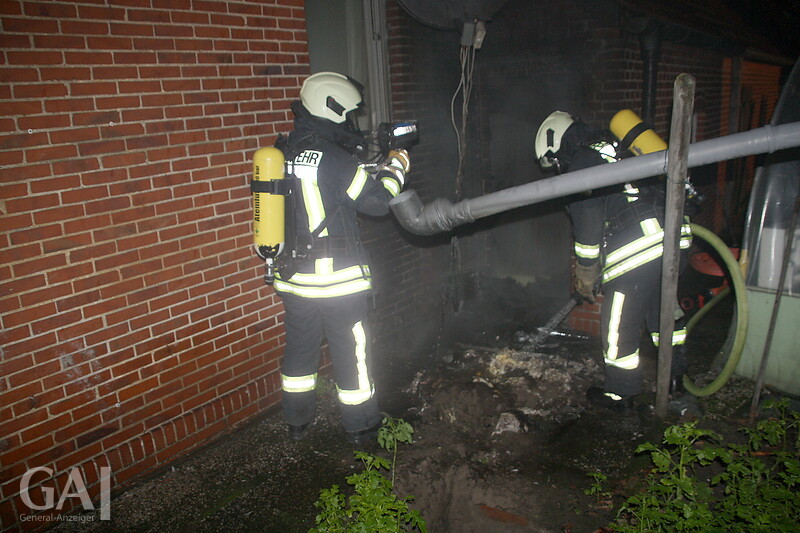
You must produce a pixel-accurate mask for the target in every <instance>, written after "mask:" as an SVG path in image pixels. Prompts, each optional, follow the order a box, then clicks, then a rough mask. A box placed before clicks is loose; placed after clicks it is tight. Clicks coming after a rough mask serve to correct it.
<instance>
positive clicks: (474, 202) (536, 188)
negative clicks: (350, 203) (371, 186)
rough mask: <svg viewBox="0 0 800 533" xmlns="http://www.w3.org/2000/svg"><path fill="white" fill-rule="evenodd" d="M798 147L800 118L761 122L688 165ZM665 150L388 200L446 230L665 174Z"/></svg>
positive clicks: (410, 226) (422, 230)
mask: <svg viewBox="0 0 800 533" xmlns="http://www.w3.org/2000/svg"><path fill="white" fill-rule="evenodd" d="M796 146H800V122H793V123H790V124H783V125H780V126H764V127H761V128H757V129H754V130H750V131H745V132H742V133H736V134H734V135H728V136H725V137H719V138H717V139H709V140H706V141H701V142H698V143H695V144H692V145H691V146H690V147H689V154H688V167H689V168H694V167H699V166H702V165H707V164H710V163H716V162H718V161H725V160H728V159H734V158H736V157H743V156H748V155H754V154H763V153H772V152H776V151H778V150H783V149H785V148H793V147H796ZM667 152H668V151H667V150H664V151H662V152H656V153H653V154H647V155H642V156H638V157H632V158H630V159H625V160H623V161H619V162H617V163H613V164H607V165H599V166H596V167H591V168H587V169H583V170H577V171H575V172H569V173H567V174H562V175H560V176H554V177H552V178H545V179H541V180H538V181H533V182H531V183H526V184H524V185H518V186H516V187H510V188H508V189H503V190H501V191H497V192H493V193H489V194H486V195H484V196H479V197H477V198H471V199H467V200H463V201H461V202H458V203H456V204H453V203H452V202H450V201H449V200H447V199H445V198H437V199H436V200H434V201H432V202H431V203H430V204H428V205H423V204H422V200H420V198H419V195H417V192H416V191H414V190H413V189H410V190H407V191H404V192H402V193H400V194H399V195H398V196H397V197H396V198H394V199H393V200H392V201H391V202H390V203H389V205H390V206H391V209H392V212H393V213H394V215H395V216H396V217H397V220H398V221H399V222H400V224H402V226H403V227H404V228H405V229H407V230H408V231H410V232H411V233H414V234H417V235H434V234H436V233H442V232H447V231H450V230H451V229H453V228H454V227H456V226H460V225H462V224H466V223H469V222H474V221H475V220H477V219H479V218H483V217H487V216H490V215H494V214H497V213H501V212H503V211H508V210H511V209H515V208H517V207H522V206H525V205H531V204H535V203H539V202H544V201H546V200H552V199H554V198H560V197H563V196H568V195H570V194H575V193H579V192H582V191H587V190H590V189H600V188H602V187H606V186H609V185H616V184H619V183H626V182H629V181H634V180H637V179H642V178H647V177H650V176H657V175H659V174H665V173H666V171H667Z"/></svg>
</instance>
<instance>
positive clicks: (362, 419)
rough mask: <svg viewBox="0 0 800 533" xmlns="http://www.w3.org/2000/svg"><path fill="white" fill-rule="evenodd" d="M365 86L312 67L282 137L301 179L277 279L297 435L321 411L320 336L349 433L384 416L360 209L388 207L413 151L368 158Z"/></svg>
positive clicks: (289, 416)
mask: <svg viewBox="0 0 800 533" xmlns="http://www.w3.org/2000/svg"><path fill="white" fill-rule="evenodd" d="M361 91H362V88H361V86H360V84H358V83H357V82H355V81H354V80H352V79H350V78H348V77H347V76H344V75H342V74H338V73H335V72H320V73H317V74H314V75H312V76H309V77H308V78H307V79H306V80H305V82H304V83H303V85H302V88H301V89H300V100H299V101H296V102H294V104H293V105H292V110H293V111H294V114H295V119H294V130H293V131H292V132H291V133H290V134H289V136H288V139H287V138H282V139H279V142H278V143H276V146H278V147H279V148H280V149H281V150H282V151H283V152H284V154H285V155H286V161H287V163H286V165H287V174H288V175H289V176H291V179H292V180H293V183H294V185H293V190H292V193H291V195H290V197H291V202H290V203H291V208H288V209H287V211H290V212H291V213H292V216H291V219H290V221H289V222H287V228H288V227H290V226H293V227H294V230H293V233H294V235H293V238H294V243H293V245H292V249H293V250H294V255H293V261H292V262H291V264H290V265H289V266H286V265H284V268H281V269H279V270H278V271H277V273H276V275H275V281H274V288H275V291H276V292H277V293H278V295H279V296H280V297H281V299H282V301H283V304H284V309H285V311H286V313H285V316H284V325H285V330H286V349H285V353H284V357H283V362H282V366H281V382H282V389H283V396H282V407H283V412H284V417H285V419H286V422H287V424H288V426H289V437H290V438H291V439H293V440H300V439H302V438H304V436H305V434H306V431H307V430H308V428H309V426H310V425H311V424H312V422H313V421H314V417H315V409H316V381H317V371H318V367H319V361H320V350H321V345H322V341H323V336H324V337H325V340H326V341H327V345H328V349H329V353H330V356H331V360H332V363H333V374H334V380H335V382H336V388H337V393H338V400H339V406H340V412H341V416H342V425H343V426H344V429H345V430H346V432H347V434H348V436H349V438H350V440H351V441H352V442H353V443H355V444H357V445H360V444H363V443H364V442H365V441H367V440H369V439H372V438H374V437H375V435H376V434H377V429H378V427H379V425H380V421H381V416H380V411H379V407H378V403H377V399H376V397H375V386H374V383H373V379H372V376H371V375H370V371H371V363H370V357H371V350H370V346H369V339H370V336H369V334H368V324H367V312H368V300H367V296H368V294H369V291H370V289H371V287H372V276H371V274H370V267H369V265H368V264H367V261H366V254H365V252H364V249H363V247H362V244H361V241H360V238H359V225H358V221H357V215H358V214H366V215H369V216H384V215H387V214H388V213H389V207H388V204H389V200H391V199H392V198H393V197H394V196H396V195H397V194H398V193H399V192H400V190H402V188H403V186H404V184H405V178H406V174H407V172H408V171H409V167H410V161H409V157H408V153H407V152H406V151H405V150H402V151H397V152H390V154H389V157H388V159H387V160H386V161H385V163H383V165H382V166H379V167H378V168H377V171H376V170H374V167H367V166H366V165H365V164H363V163H362V161H361V159H360V158H359V156H360V155H361V154H362V153H363V151H364V149H365V144H366V143H365V141H364V137H363V136H362V134H361V133H360V131H359V130H358V125H357V120H356V118H357V117H356V116H355V114H356V113H357V112H358V111H359V110H360V108H361V104H362V96H361ZM368 168H370V169H372V170H371V171H370V170H368ZM287 233H288V231H287ZM289 240H290V239H289V237H288V236H287V243H288V242H289Z"/></svg>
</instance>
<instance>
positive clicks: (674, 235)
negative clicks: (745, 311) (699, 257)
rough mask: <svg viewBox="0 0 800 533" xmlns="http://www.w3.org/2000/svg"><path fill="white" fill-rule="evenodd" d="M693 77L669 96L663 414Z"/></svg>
mask: <svg viewBox="0 0 800 533" xmlns="http://www.w3.org/2000/svg"><path fill="white" fill-rule="evenodd" d="M694 91H695V80H694V78H693V77H692V76H690V75H688V74H680V75H679V76H678V77H677V78H675V85H674V92H673V99H672V126H671V130H670V138H669V150H668V152H667V153H668V163H667V205H666V212H665V215H664V255H663V257H662V264H663V270H662V277H661V309H660V312H661V315H660V317H661V320H660V323H659V346H658V378H657V380H656V415H658V416H659V417H661V418H664V417H665V416H666V415H667V404H668V401H669V382H670V370H671V369H672V334H673V332H674V330H675V312H676V308H675V306H676V303H677V301H678V265H679V261H680V252H681V248H680V238H681V225H682V223H683V206H684V199H685V195H686V192H685V191H686V175H687V171H688V168H689V167H688V155H689V141H690V135H691V129H692V128H691V124H692V113H693V112H694Z"/></svg>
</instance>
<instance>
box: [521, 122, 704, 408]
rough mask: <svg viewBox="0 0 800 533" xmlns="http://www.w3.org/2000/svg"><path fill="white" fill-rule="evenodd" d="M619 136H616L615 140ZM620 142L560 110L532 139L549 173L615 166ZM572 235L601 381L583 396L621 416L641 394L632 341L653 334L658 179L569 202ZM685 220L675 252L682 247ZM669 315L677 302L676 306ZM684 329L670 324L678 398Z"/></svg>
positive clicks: (660, 197)
mask: <svg viewBox="0 0 800 533" xmlns="http://www.w3.org/2000/svg"><path fill="white" fill-rule="evenodd" d="M623 136H624V135H623ZM619 140H620V139H615V138H613V137H612V136H611V135H606V134H605V133H604V132H601V131H598V130H595V129H593V128H591V127H590V126H589V125H588V124H586V123H585V122H583V121H581V120H579V119H577V118H575V117H573V116H571V115H570V114H569V113H565V112H563V111H556V112H554V113H552V114H550V115H549V116H548V117H547V118H546V119H545V120H544V121H543V122H542V125H541V127H540V128H539V131H538V133H537V136H536V140H535V147H534V149H535V151H536V157H537V158H538V159H539V162H540V165H541V166H542V167H543V168H545V169H555V170H556V171H557V172H559V173H561V172H569V171H575V170H581V169H585V168H588V167H592V166H595V165H601V164H606V163H614V162H616V161H617V160H618V159H619V158H620V157H621V155H620V154H617V146H618V144H619ZM568 212H569V215H570V218H571V220H572V229H573V237H574V255H575V267H574V278H573V279H574V288H575V291H576V292H577V293H578V294H579V295H581V296H583V297H584V298H585V299H587V300H589V301H594V300H595V292H596V291H597V290H598V289H599V287H602V292H603V301H602V305H601V309H600V319H601V322H600V330H601V331H600V333H601V337H602V347H603V359H604V362H605V383H604V386H602V387H591V388H590V389H589V390H588V391H587V398H588V399H589V401H590V402H591V403H592V404H594V405H598V406H600V407H604V408H608V409H611V410H612V411H616V412H626V411H629V410H630V409H631V408H632V406H633V398H634V397H635V396H637V395H638V394H640V393H641V392H642V373H641V365H640V361H639V342H640V339H641V328H642V325H643V324H642V323H643V322H644V326H645V327H646V329H647V331H648V332H649V333H650V334H651V337H652V339H653V341H654V342H655V344H656V345H657V344H658V341H659V339H658V332H659V330H660V322H659V311H660V303H659V299H660V291H661V255H662V249H663V237H664V230H663V226H664V185H663V181H662V180H660V179H659V178H651V179H650V180H648V181H643V182H641V183H628V184H625V185H624V186H612V187H607V188H605V189H602V190H599V191H598V190H595V191H587V192H586V194H585V195H582V196H579V197H577V198H576V199H575V201H573V202H572V203H570V204H569V206H568ZM690 243H691V232H690V230H689V225H688V221H687V223H686V224H684V225H683V228H682V235H681V241H680V246H681V248H682V249H684V250H685V249H686V248H688V247H689V245H690ZM676 309H677V302H676ZM685 337H686V328H685V325H684V323H683V322H682V320H681V321H678V323H676V326H675V333H674V335H673V338H672V344H673V347H674V350H673V353H674V358H673V364H672V377H673V379H672V387H671V392H672V393H673V394H674V395H677V394H678V393H680V392H682V390H681V387H680V383H681V377H682V375H683V374H684V373H685V372H686V370H687V363H686V359H685V356H684V350H683V343H684V340H685Z"/></svg>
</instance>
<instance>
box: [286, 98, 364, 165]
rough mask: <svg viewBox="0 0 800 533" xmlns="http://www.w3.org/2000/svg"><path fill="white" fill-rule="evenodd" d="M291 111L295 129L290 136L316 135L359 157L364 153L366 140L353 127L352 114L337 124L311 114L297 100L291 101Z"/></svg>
mask: <svg viewBox="0 0 800 533" xmlns="http://www.w3.org/2000/svg"><path fill="white" fill-rule="evenodd" d="M292 111H293V112H294V114H295V119H294V129H295V131H294V132H293V135H292V136H293V137H295V138H296V139H300V138H304V137H307V136H316V137H318V138H320V139H325V140H326V141H329V142H332V143H334V144H336V145H337V146H340V147H341V148H343V149H344V150H346V151H347V152H349V153H352V154H353V155H355V156H357V157H359V158H360V157H362V155H363V154H365V152H366V144H367V142H366V140H365V138H364V135H363V134H362V133H361V132H360V131H358V129H357V128H356V127H355V121H354V120H352V116H350V117H348V118H347V120H345V121H344V122H342V123H340V124H337V123H335V122H332V121H330V120H328V119H324V118H319V117H316V116H314V115H312V114H311V113H310V112H309V111H308V109H306V108H305V106H303V104H302V103H301V102H300V101H299V100H298V101H296V102H293V103H292ZM293 140H294V139H293Z"/></svg>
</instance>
